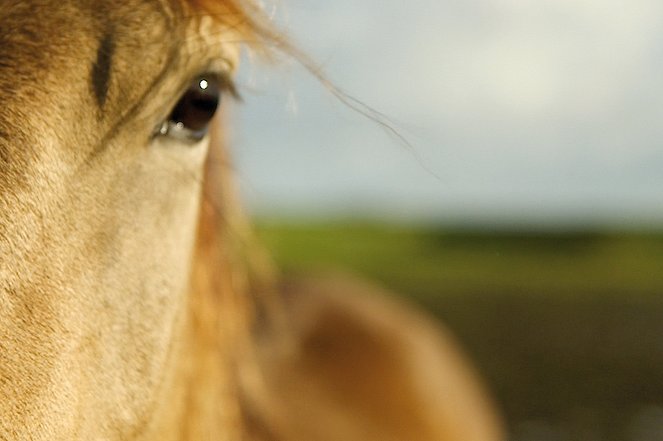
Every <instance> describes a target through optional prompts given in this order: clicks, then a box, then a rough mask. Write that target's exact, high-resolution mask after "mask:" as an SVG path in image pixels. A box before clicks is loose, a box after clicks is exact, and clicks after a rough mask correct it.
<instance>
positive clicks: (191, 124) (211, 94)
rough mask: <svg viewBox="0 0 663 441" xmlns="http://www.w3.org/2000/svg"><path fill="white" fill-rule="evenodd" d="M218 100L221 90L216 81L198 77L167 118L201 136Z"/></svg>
mask: <svg viewBox="0 0 663 441" xmlns="http://www.w3.org/2000/svg"><path fill="white" fill-rule="evenodd" d="M220 100H221V92H220V88H219V85H218V84H217V82H216V81H214V80H211V79H206V78H198V79H197V80H195V81H194V82H192V83H191V86H190V87H189V89H188V90H187V91H186V92H185V93H184V95H182V97H181V98H180V100H179V101H178V102H177V105H176V106H175V108H174V109H173V112H172V113H171V114H170V117H169V118H168V119H169V120H170V121H171V122H173V123H175V124H177V125H178V126H180V127H183V128H185V129H187V130H189V131H191V132H193V134H194V135H195V137H200V138H202V136H204V135H205V133H206V132H207V127H208V126H209V123H210V121H211V120H212V118H213V117H214V114H215V113H216V109H217V108H218V107H219V101H220Z"/></svg>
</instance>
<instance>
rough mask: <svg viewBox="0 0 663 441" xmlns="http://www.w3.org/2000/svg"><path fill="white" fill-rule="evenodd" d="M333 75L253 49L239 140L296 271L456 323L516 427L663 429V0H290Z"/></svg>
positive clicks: (546, 430) (557, 431)
mask: <svg viewBox="0 0 663 441" xmlns="http://www.w3.org/2000/svg"><path fill="white" fill-rule="evenodd" d="M275 14H276V15H275V16H276V20H277V21H278V22H279V23H281V25H282V26H283V27H284V28H285V29H286V30H287V31H288V32H289V33H290V35H291V36H292V38H293V40H294V41H295V42H296V43H297V45H298V46H299V47H300V48H301V49H303V50H304V51H305V52H307V53H308V54H310V55H311V57H312V58H313V59H315V60H316V62H318V63H319V65H320V66H321V67H322V69H323V70H324V72H325V74H326V76H327V77H328V78H329V79H331V80H332V81H333V82H334V84H336V85H337V86H338V87H339V88H340V89H342V90H343V91H345V92H347V93H348V94H349V95H350V96H351V97H353V98H356V99H357V100H360V101H361V102H363V103H366V104H367V105H369V106H370V107H372V108H374V109H377V110H378V111H379V112H381V113H383V114H384V115H386V116H387V117H388V120H389V124H390V127H392V128H394V129H395V130H397V131H398V133H399V134H401V135H402V136H404V137H405V138H406V140H407V141H405V142H404V141H402V140H401V139H399V138H398V137H397V136H394V135H393V134H392V133H390V132H389V130H384V129H383V127H381V125H380V124H379V123H378V122H376V121H373V120H371V119H369V118H366V117H364V116H363V115H362V114H361V113H359V112H356V111H354V110H352V109H351V108H349V107H348V106H347V105H344V104H343V103H341V102H340V101H339V100H338V99H336V98H335V97H333V96H332V94H330V93H329V91H328V90H327V89H326V88H325V87H324V86H323V85H321V84H320V83H319V82H318V81H317V80H316V79H315V78H314V76H313V75H311V74H310V73H309V72H307V71H306V69H304V68H302V66H300V65H298V63H297V62H296V61H295V60H287V59H286V60H284V61H283V63H282V64H279V65H278V66H266V65H265V64H262V63H260V62H255V61H251V60H247V61H248V62H245V63H244V66H243V71H242V72H241V75H240V78H239V86H240V90H241V91H242V94H243V96H244V101H245V103H244V104H243V105H242V106H239V107H237V108H236V109H235V110H234V115H233V117H234V119H235V120H236V123H235V124H234V125H233V127H235V129H234V133H233V138H234V142H233V146H234V156H235V161H236V164H237V168H238V174H239V176H240V181H241V190H242V193H243V197H244V200H245V201H246V203H247V205H248V208H249V210H250V212H251V213H252V214H253V216H254V219H256V222H257V224H258V229H259V233H260V235H261V236H262V238H263V240H264V242H265V243H266V244H267V246H268V247H269V248H270V249H271V250H272V252H273V254H274V256H275V257H276V260H277V261H278V262H279V263H280V264H281V266H282V267H283V268H285V269H286V270H293V271H296V270H302V269H304V270H305V269H318V268H344V269H346V270H348V271H352V272H356V273H359V274H365V275H368V276H370V277H371V278H373V279H376V280H378V281H380V282H381V283H382V284H384V285H385V286H387V287H390V288H392V289H393V290H394V291H395V292H398V293H400V294H402V295H405V296H408V297H409V298H411V299H412V300H413V301H415V302H418V303H419V304H420V305H423V306H424V307H426V308H428V309H429V310H430V311H431V312H432V313H433V314H435V315H436V316H437V317H439V318H440V319H441V320H442V321H443V322H444V323H446V325H447V326H448V327H450V328H451V329H452V330H453V331H454V332H455V333H456V335H457V336H458V338H459V339H460V340H461V342H462V343H463V344H464V346H465V348H466V349H467V352H468V353H469V354H470V355H471V357H473V359H474V360H475V361H476V364H477V365H478V367H479V369H480V370H481V372H482V374H483V375H484V377H485V378H486V379H487V382H488V384H489V387H490V388H491V390H492V391H493V393H494V395H495V396H496V397H497V400H498V402H499V404H500V406H501V409H502V411H503V413H504V415H505V417H506V419H507V421H508V424H509V431H510V439H511V440H513V441H530V440H531V441H549V440H550V441H557V440H583V441H593V440H607V441H613V440H614V441H659V440H663V148H661V139H662V138H663V137H662V136H661V135H663V124H661V123H659V121H660V120H663V81H661V72H662V71H663V3H661V2H658V1H654V0H631V1H630V2H624V1H617V0H601V1H599V0H418V1H417V2H416V3H413V2H403V1H397V0H363V1H361V2H356V1H352V0H337V1H335V2H324V1H322V0H288V1H287V2H284V4H279V8H278V10H277V11H276V12H275Z"/></svg>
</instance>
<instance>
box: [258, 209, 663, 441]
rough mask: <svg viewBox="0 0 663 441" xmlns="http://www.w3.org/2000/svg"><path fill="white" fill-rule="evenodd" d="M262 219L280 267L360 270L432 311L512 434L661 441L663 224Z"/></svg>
mask: <svg viewBox="0 0 663 441" xmlns="http://www.w3.org/2000/svg"><path fill="white" fill-rule="evenodd" d="M258 230H259V235H260V237H261V239H262V240H263V242H264V243H265V244H266V245H267V247H268V248H269V249H270V250H271V252H272V254H273V256H274V257H275V259H276V261H277V262H278V264H279V265H280V266H281V268H283V269H284V270H286V271H306V270H316V271H318V270H320V269H336V270H338V269H343V270H346V271H351V272H354V273H358V274H362V275H365V276H367V277H369V278H371V279H373V280H376V281H378V282H380V283H382V284H383V285H385V286H387V287H389V288H391V289H392V290H393V291H394V292H397V293H399V294H400V295H404V296H407V297H409V298H410V299H412V300H413V301H415V302H417V303H419V304H420V305H422V306H424V307H425V308H427V309H428V310H429V311H431V312H432V313H433V314H435V315H436V316H437V317H439V318H440V319H441V320H442V321H443V322H444V323H446V324H447V325H448V326H449V327H450V328H451V329H452V330H453V331H454V332H455V333H456V335H457V336H458V337H459V339H460V340H461V341H462V342H463V343H464V345H465V346H466V348H467V350H468V352H469V353H470V355H471V356H472V357H473V358H474V360H475V361H476V363H477V364H478V366H479V368H480V370H481V371H482V373H483V374H484V376H485V377H486V378H487V380H488V382H489V385H490V387H491V389H492V390H493V392H494V393H495V395H496V396H497V398H498V401H499V402H500V404H501V406H502V409H503V411H504V413H505V415H506V417H507V419H508V421H509V425H510V429H511V431H512V439H513V440H518V441H529V440H576V439H577V440H583V441H592V440H607V441H611V440H615V441H652V440H657V441H658V440H663V234H654V233H643V234H635V233H628V234H627V233H619V232H596V231H583V232H567V233H560V232H554V233H552V232H551V233H546V232H536V233H534V232H524V233H518V232H503V231H502V232H500V231H492V232H491V231H469V230H466V231H463V230H454V231H451V230H437V229H434V228H428V229H423V228H407V227H396V226H384V225H382V226H380V225H371V224H296V225H295V224H283V223H276V222H262V223H260V224H259V228H258ZM652 415H653V416H652ZM651 433H653V434H654V435H651ZM650 435H651V436H653V437H651V436H650Z"/></svg>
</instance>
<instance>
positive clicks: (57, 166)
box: [0, 0, 501, 441]
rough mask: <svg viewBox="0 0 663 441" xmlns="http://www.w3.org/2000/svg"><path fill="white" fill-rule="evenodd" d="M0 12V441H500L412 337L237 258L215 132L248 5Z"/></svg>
mask: <svg viewBox="0 0 663 441" xmlns="http://www.w3.org/2000/svg"><path fill="white" fill-rule="evenodd" d="M236 1H237V2H236ZM0 6H1V7H0V102H2V107H0V259H1V260H0V440H17V441H23V440H31V441H46V440H49V441H51V440H82V439H84V440H109V441H116V440H118V441H119V440H159V441H168V440H178V441H184V440H232V441H234V440H256V441H258V440H262V441H269V440H282V441H305V440H319V441H325V440H344V441H354V440H357V441H358V440H394V441H396V440H399V441H429V440H430V441H433V440H439V441H446V440H449V441H456V440H457V441H497V440H500V439H501V428H500V425H499V422H498V420H497V418H496V417H495V414H494V412H493V409H492V407H491V405H490V403H489V400H488V399H487V398H486V397H485V395H484V393H483V391H482V389H481V387H480V385H479V383H478V382H477V380H476V379H475V375H474V374H473V371H472V369H471V368H470V367H469V366H468V364H467V363H466V362H465V361H464V359H463V357H462V356H461V355H459V351H458V350H457V349H456V348H455V346H454V344H453V343H452V341H451V339H450V338H449V337H448V336H446V335H444V334H443V333H442V332H441V331H440V330H439V329H438V328H437V326H435V325H433V324H432V323H430V322H429V321H428V319H427V318H425V317H423V316H422V315H421V314H419V313H417V312H414V311H412V310H411V309H410V308H409V307H407V306H404V305H401V304H399V303H398V302H397V301H395V300H387V299H386V298H385V297H384V295H383V294H382V293H381V292H380V290H379V289H377V288H373V287H370V286H368V285H365V284H364V283H363V282H358V281H352V280H350V279H347V278H343V277H327V278H325V277H314V278H300V279H295V280H290V281H288V280H282V279H280V278H277V277H275V276H273V275H272V272H271V271H270V270H269V264H268V263H266V262H268V261H267V260H266V259H265V258H264V257H263V256H262V253H261V252H260V250H259V249H257V248H255V245H254V243H253V240H252V238H251V233H250V230H249V229H248V227H247V223H246V221H245V220H244V218H243V216H242V214H241V211H240V209H239V205H238V204H237V202H236V201H235V196H234V190H233V186H232V171H231V168H230V167H229V166H228V160H227V158H226V151H225V148H224V143H223V139H222V138H223V136H222V135H223V133H222V130H221V128H220V124H218V120H219V118H217V119H216V121H217V123H213V121H212V120H211V118H212V115H213V114H214V109H215V108H216V104H217V102H218V99H219V98H220V96H221V95H222V94H223V92H224V90H228V89H231V88H232V87H231V85H230V83H231V80H230V78H231V77H232V73H233V71H234V70H235V67H236V65H237V61H238V54H239V46H240V43H241V42H249V44H250V45H253V47H254V48H255V49H256V50H260V47H261V45H263V44H270V41H269V40H270V39H273V38H277V37H276V34H274V33H272V32H271V31H269V27H268V26H267V25H266V24H265V23H267V22H266V21H264V20H263V19H261V18H260V17H261V16H260V11H259V10H258V8H256V7H255V6H254V5H252V4H250V3H247V2H241V3H240V2H239V0H207V1H204V0H94V1H92V0H27V1H26V0H21V1H18V0H0ZM208 125H209V127H210V132H211V133H210V134H209V135H208V136H206V132H207V128H208Z"/></svg>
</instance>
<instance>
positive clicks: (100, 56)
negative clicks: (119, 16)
mask: <svg viewBox="0 0 663 441" xmlns="http://www.w3.org/2000/svg"><path fill="white" fill-rule="evenodd" d="M114 51H115V39H114V37H113V34H112V33H110V32H109V33H107V34H106V35H105V36H104V38H103V39H102V40H101V44H100V45H99V49H97V59H96V60H95V62H94V64H93V65H92V78H91V79H92V90H93V91H94V96H95V98H96V99H97V103H98V104H99V108H100V109H103V108H104V105H105V104H106V99H107V97H108V89H109V87H110V79H111V68H112V66H113V52H114Z"/></svg>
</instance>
